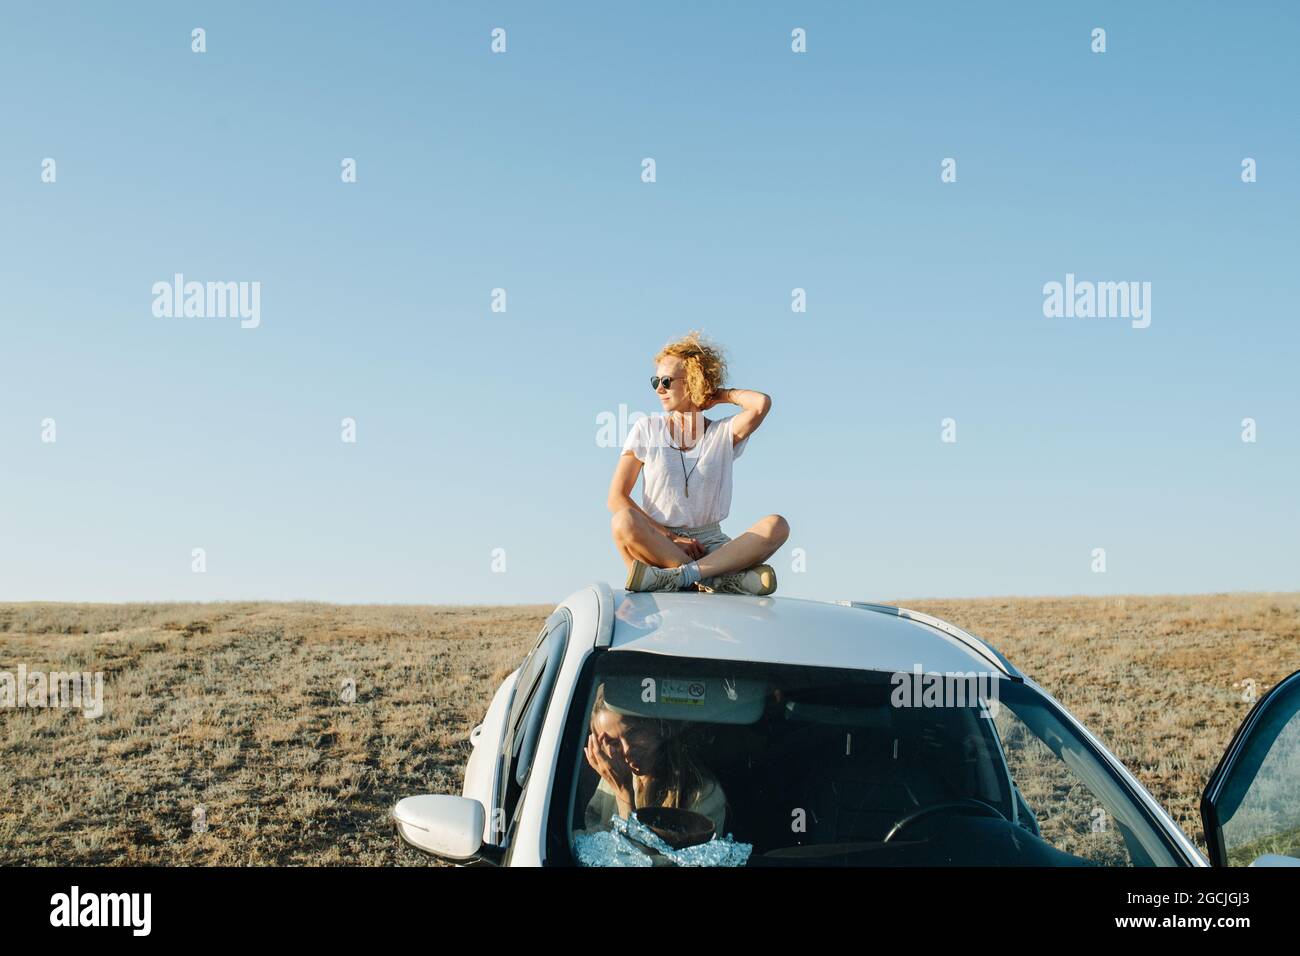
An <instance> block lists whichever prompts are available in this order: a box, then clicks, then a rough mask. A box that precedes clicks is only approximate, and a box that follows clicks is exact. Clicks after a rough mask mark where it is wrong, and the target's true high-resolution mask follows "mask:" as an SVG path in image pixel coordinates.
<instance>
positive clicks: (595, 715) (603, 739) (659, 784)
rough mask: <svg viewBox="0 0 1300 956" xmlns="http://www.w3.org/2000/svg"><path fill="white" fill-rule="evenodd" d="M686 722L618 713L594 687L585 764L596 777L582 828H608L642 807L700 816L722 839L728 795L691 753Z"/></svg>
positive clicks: (599, 690) (602, 690) (600, 691)
mask: <svg viewBox="0 0 1300 956" xmlns="http://www.w3.org/2000/svg"><path fill="white" fill-rule="evenodd" d="M689 726H690V725H689V724H688V723H686V722H684V721H677V720H660V719H658V718H655V717H637V716H634V715H632V714H626V713H621V712H620V711H618V710H616V709H615V708H614V707H612V706H610V704H609V703H608V702H607V701H606V700H605V685H604V684H601V685H600V686H599V687H598V688H597V689H596V702H595V704H594V705H593V706H592V711H591V732H590V734H589V735H588V737H587V746H586V757H587V763H588V764H589V765H590V766H591V768H592V769H593V770H595V771H596V773H597V774H598V775H599V777H600V783H599V785H598V786H597V787H596V792H595V794H593V795H592V798H591V801H590V802H589V803H588V804H587V810H586V829H587V830H588V831H592V830H599V829H607V828H608V827H609V826H610V823H611V821H612V820H613V818H614V816H615V814H617V815H618V816H620V817H623V818H625V819H626V818H627V817H629V816H630V815H631V814H632V812H633V811H634V810H636V809H638V808H640V807H677V808H679V809H682V810H691V811H694V812H695V813H699V814H703V815H704V816H706V817H708V818H709V819H710V820H711V821H713V830H714V833H716V834H718V835H719V836H722V835H723V834H722V828H723V825H724V822H725V820H726V814H727V796H726V794H725V793H724V792H723V790H722V784H721V783H720V782H719V781H718V779H717V778H716V777H715V776H713V774H712V773H711V772H710V771H709V770H708V769H707V768H706V767H703V766H701V765H700V764H699V763H698V762H697V761H696V760H695V759H694V758H693V756H692V754H691V744H690V740H689V736H690V735H689V732H688V728H689Z"/></svg>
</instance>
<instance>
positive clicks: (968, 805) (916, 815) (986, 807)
mask: <svg viewBox="0 0 1300 956" xmlns="http://www.w3.org/2000/svg"><path fill="white" fill-rule="evenodd" d="M946 810H964V811H967V812H969V811H971V810H975V811H978V813H979V816H982V817H997V818H998V819H999V820H1005V819H1006V818H1007V816H1006V814H1005V813H1003V812H1002V811H1001V810H999V809H998V808H997V807H995V806H993V804H991V803H985V802H984V801H983V800H977V799H975V798H974V797H962V798H960V799H958V800H944V801H942V802H940V803H927V804H926V805H925V806H923V807H917V808H916V809H915V810H913V811H912V812H911V813H908V814H906V815H905V816H902V817H899V819H898V820H897V821H895V823H894V825H893V826H892V827H890V828H889V832H888V833H886V834H885V838H884V839H883V840H882V841H881V842H882V843H888V842H889V841H890V840H892V839H893V838H894V837H896V836H898V834H899V832H900V831H902V830H903V829H905V828H906V827H910V826H911V825H912V824H913V823H915V822H916V821H917V820H920V819H921V818H922V817H928V816H929V815H930V814H932V813H941V812H943V811H946Z"/></svg>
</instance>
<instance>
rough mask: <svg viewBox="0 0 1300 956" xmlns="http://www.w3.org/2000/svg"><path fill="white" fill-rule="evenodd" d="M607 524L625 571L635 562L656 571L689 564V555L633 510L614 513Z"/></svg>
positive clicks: (620, 510)
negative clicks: (652, 567)
mask: <svg viewBox="0 0 1300 956" xmlns="http://www.w3.org/2000/svg"><path fill="white" fill-rule="evenodd" d="M609 525H610V529H611V530H612V531H613V533H614V547H616V548H617V549H618V553H619V556H620V557H621V558H622V559H623V563H624V564H625V565H627V567H628V568H631V567H632V562H633V561H634V560H636V561H644V562H645V563H646V564H650V565H653V566H654V567H656V568H675V567H679V566H680V565H683V564H690V561H691V558H690V555H688V554H687V553H686V552H685V551H683V550H682V549H681V548H679V547H678V546H677V545H675V544H673V542H671V541H669V540H668V539H667V538H665V537H664V536H663V535H662V534H660V533H659V529H658V528H656V527H655V526H654V525H652V524H651V523H650V522H649V521H647V520H646V516H645V515H643V514H642V513H641V512H639V511H637V510H636V509H635V508H621V509H619V510H618V511H616V512H614V516H613V517H612V518H610V521H609Z"/></svg>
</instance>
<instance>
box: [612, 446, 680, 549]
mask: <svg viewBox="0 0 1300 956" xmlns="http://www.w3.org/2000/svg"><path fill="white" fill-rule="evenodd" d="M642 467H643V466H642V464H641V462H640V460H638V459H637V457H636V455H634V454H632V453H631V452H630V451H627V452H624V453H623V454H621V455H619V456H618V465H617V466H616V467H615V468H614V478H613V480H612V481H611V482H610V483H609V499H608V501H607V502H606V504H607V506H608V507H609V510H610V511H611V512H614V511H620V510H622V509H623V508H635V509H636V510H637V511H639V512H641V513H642V514H643V515H645V517H646V520H647V521H649V522H650V523H651V524H652V525H654V526H655V527H656V528H658V529H659V533H660V534H662V535H663V536H664V537H665V538H671V537H672V534H671V533H669V531H668V529H667V528H665V527H664V526H663V525H661V524H660V523H659V522H658V521H655V519H654V518H651V517H650V516H649V515H648V514H646V512H645V509H644V508H642V507H641V506H640V505H639V504H637V503H636V502H635V501H633V500H632V489H633V488H635V487H636V480H637V478H638V476H640V474H641V468H642Z"/></svg>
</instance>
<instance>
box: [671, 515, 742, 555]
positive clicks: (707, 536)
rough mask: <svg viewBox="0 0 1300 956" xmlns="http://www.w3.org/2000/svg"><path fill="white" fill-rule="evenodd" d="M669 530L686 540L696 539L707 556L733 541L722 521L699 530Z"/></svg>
mask: <svg viewBox="0 0 1300 956" xmlns="http://www.w3.org/2000/svg"><path fill="white" fill-rule="evenodd" d="M668 530H669V531H671V532H672V533H673V534H676V535H681V536H682V537H684V538H694V539H695V540H696V541H698V542H699V543H700V544H702V545H704V553H705V554H712V553H713V552H714V551H717V550H718V549H719V548H720V547H722V546H723V545H724V544H726V543H727V542H728V541H730V540H731V536H730V535H729V534H727V533H726V532H725V531H723V530H722V522H721V521H715V522H713V524H703V525H700V526H699V527H698V528H669V529H668Z"/></svg>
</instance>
